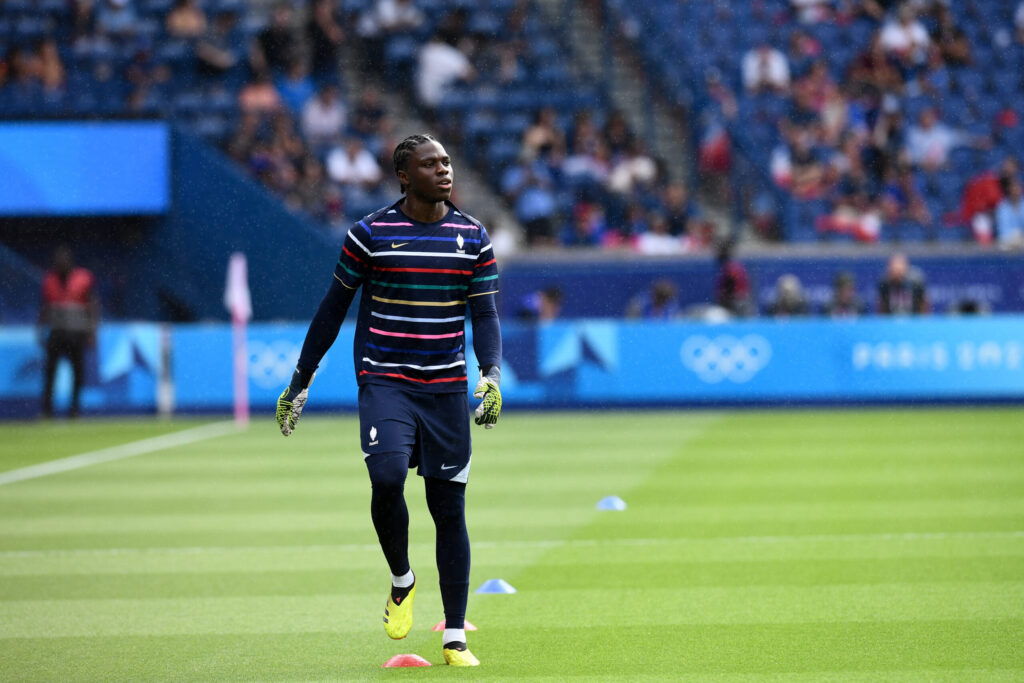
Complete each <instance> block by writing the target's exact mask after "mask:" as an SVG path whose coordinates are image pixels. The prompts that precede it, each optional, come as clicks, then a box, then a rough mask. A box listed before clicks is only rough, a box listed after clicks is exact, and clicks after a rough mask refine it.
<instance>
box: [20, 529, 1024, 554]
mask: <svg viewBox="0 0 1024 683" xmlns="http://www.w3.org/2000/svg"><path fill="white" fill-rule="evenodd" d="M983 538H988V539H997V538H1001V539H1015V538H1024V530H1016V531H933V532H916V531H911V532H906V533H881V534H816V535H807V536H799V535H797V536H710V537H707V538H693V537H691V538H608V539H596V538H595V539H584V538H580V539H570V540H564V541H545V540H535V541H477V542H475V543H473V548H475V549H477V550H483V549H498V548H510V549H511V548H566V547H570V548H571V547H593V546H615V545H623V546H656V545H685V544H689V543H693V544H699V543H708V544H710V543H752V544H753V543H823V542H843V543H845V542H851V541H947V540H954V539H983ZM410 545H411V547H412V546H417V545H421V546H423V547H425V548H427V547H429V548H433V547H434V545H433V543H420V544H416V543H413V544H410ZM233 552H238V553H254V552H263V553H276V552H287V553H295V552H341V553H346V552H348V553H352V552H374V553H376V552H380V546H379V545H377V544H376V543H349V544H338V545H250V546H227V545H225V546H183V547H165V548H159V547H157V548H65V549H59V548H57V549H49V550H6V551H0V558H14V557H48V556H55V555H146V554H166V555H200V554H205V553H233Z"/></svg>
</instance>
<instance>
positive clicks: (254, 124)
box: [226, 110, 263, 165]
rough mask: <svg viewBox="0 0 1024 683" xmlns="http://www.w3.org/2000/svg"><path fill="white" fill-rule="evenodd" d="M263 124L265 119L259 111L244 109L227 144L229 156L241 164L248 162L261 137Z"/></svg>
mask: <svg viewBox="0 0 1024 683" xmlns="http://www.w3.org/2000/svg"><path fill="white" fill-rule="evenodd" d="M262 124H263V119H262V117H261V115H260V114H259V112H255V111H245V110H243V111H242V116H241V118H240V119H239V121H238V127H237V128H236V129H235V133H234V135H233V136H232V137H231V140H230V141H229V142H228V144H227V146H226V151H227V154H228V156H230V157H231V158H232V159H234V160H235V161H236V162H238V163H239V164H242V165H245V164H248V162H249V158H250V157H251V156H252V151H253V148H254V147H255V146H256V142H257V140H258V139H259V137H260V133H261V128H262Z"/></svg>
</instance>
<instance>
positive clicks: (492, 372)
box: [473, 367, 501, 429]
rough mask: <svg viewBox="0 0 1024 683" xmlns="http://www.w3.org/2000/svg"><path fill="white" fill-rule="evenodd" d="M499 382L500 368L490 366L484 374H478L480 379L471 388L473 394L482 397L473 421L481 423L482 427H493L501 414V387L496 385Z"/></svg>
mask: <svg viewBox="0 0 1024 683" xmlns="http://www.w3.org/2000/svg"><path fill="white" fill-rule="evenodd" d="M500 383H501V370H499V369H498V368H497V367H492V368H490V369H489V370H488V371H487V374H486V375H481V376H480V381H479V382H477V384H476V389H474V390H473V396H475V397H476V398H479V399H483V400H482V401H480V405H478V406H477V407H476V412H475V415H476V420H475V422H476V423H477V424H478V425H483V426H484V429H493V428H494V424H495V423H496V422H497V421H498V417H499V416H501V389H500V388H499V386H498V385H499V384H500Z"/></svg>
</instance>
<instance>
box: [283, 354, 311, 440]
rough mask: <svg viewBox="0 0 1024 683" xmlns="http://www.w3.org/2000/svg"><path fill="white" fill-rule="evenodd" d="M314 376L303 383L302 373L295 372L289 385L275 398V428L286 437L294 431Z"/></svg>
mask: <svg viewBox="0 0 1024 683" xmlns="http://www.w3.org/2000/svg"><path fill="white" fill-rule="evenodd" d="M315 376H316V375H315V374H314V375H313V376H311V377H310V378H309V381H308V382H305V381H304V379H303V376H302V373H300V372H299V370H297V369H296V370H295V373H294V374H293V375H292V381H291V383H290V384H289V385H288V386H286V387H285V388H284V391H282V392H281V395H280V396H278V398H277V426H278V427H280V428H281V433H282V434H284V435H285V436H288V435H290V434H291V433H292V431H293V430H294V429H295V425H296V424H298V422H299V417H300V416H301V415H302V409H303V408H305V407H306V398H307V396H308V394H309V385H310V384H312V383H313V377H315Z"/></svg>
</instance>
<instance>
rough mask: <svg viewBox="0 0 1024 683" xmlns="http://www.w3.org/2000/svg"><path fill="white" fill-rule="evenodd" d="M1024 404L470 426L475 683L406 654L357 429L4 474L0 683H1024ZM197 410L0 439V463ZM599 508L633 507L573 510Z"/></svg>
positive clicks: (579, 418)
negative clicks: (397, 657)
mask: <svg viewBox="0 0 1024 683" xmlns="http://www.w3.org/2000/svg"><path fill="white" fill-rule="evenodd" d="M1022 418H1024V411H1022V410H1021V409H1020V408H999V409H980V408H979V409H958V410H953V409H942V410H939V409H918V410H904V409H873V410H852V411H839V410H830V411H810V410H796V411H776V412H749V411H748V412H731V411H723V412H714V413H711V412H685V411H662V412H649V413H643V412H608V413H589V414H586V413H554V414H544V415H541V414H534V413H515V412H509V413H507V414H506V415H505V416H504V417H503V419H502V422H501V423H500V424H499V425H498V427H497V429H494V430H492V431H488V432H485V431H484V430H482V429H474V445H475V450H476V456H475V458H474V464H473V473H472V476H471V478H470V486H469V492H468V520H469V526H470V535H471V538H472V540H473V553H474V554H473V572H472V579H471V581H472V585H471V588H472V589H475V588H476V587H477V586H479V585H480V584H481V583H483V582H484V581H485V580H486V579H491V578H503V579H505V580H507V581H508V582H510V583H511V584H512V585H513V586H515V587H516V589H518V593H516V594H515V595H478V594H472V593H471V595H470V603H469V613H468V618H469V620H470V621H471V622H473V623H474V624H476V625H477V626H478V627H479V631H477V632H475V633H472V634H470V646H471V648H472V650H473V651H474V653H475V654H476V655H477V656H478V657H479V658H480V659H481V660H482V662H483V666H482V667H480V668H479V669H476V670H458V671H456V670H450V669H448V668H447V667H445V666H443V665H441V666H433V667H431V668H429V669H404V670H384V669H381V668H380V666H381V664H382V663H383V662H384V661H385V660H386V659H387V658H388V657H390V656H391V655H394V654H398V653H416V654H419V655H421V656H423V657H425V658H427V659H428V660H430V661H431V662H433V663H434V664H435V665H437V664H440V663H441V662H442V660H441V656H440V655H441V650H440V638H439V634H437V633H432V632H431V630H430V629H431V627H432V626H433V625H434V624H435V623H437V621H438V620H440V618H441V604H440V598H439V596H438V591H437V585H436V582H437V577H436V571H435V569H434V567H433V528H432V523H431V522H430V519H429V516H428V514H427V511H426V507H425V505H424V502H423V487H422V484H421V483H420V481H419V480H418V478H416V477H411V478H410V480H409V484H408V486H407V497H408V499H409V503H410V514H411V517H412V528H411V539H412V547H411V555H412V562H413V567H414V569H416V570H417V573H418V575H419V577H420V590H419V591H418V595H417V598H416V612H415V613H416V623H415V625H414V627H413V631H412V633H411V634H410V636H409V637H408V638H407V639H405V640H404V641H398V642H394V641H390V640H388V638H387V637H386V636H385V635H384V632H383V628H382V625H381V616H382V608H383V604H384V597H385V591H386V589H387V577H388V573H387V569H386V565H385V564H384V561H383V558H382V556H381V554H380V550H379V548H378V547H377V545H376V537H375V536H374V533H373V530H372V527H371V524H370V519H369V511H368V506H369V484H368V482H367V478H366V473H365V468H364V465H363V462H362V458H361V457H360V452H359V445H358V440H357V433H356V430H357V426H356V425H357V423H356V421H355V420H354V419H352V418H351V417H346V418H338V419H330V418H325V417H309V418H307V419H305V420H303V422H302V423H301V424H300V425H299V428H298V430H297V431H296V433H295V434H294V435H293V436H292V437H290V438H289V439H284V438H282V437H281V436H280V434H279V433H278V432H277V430H276V425H274V424H273V420H272V418H270V417H261V418H260V419H258V420H257V421H256V422H254V423H253V424H252V425H251V427H250V428H249V430H248V431H245V432H233V433H230V434H227V435H224V436H219V437H215V438H210V439H207V440H203V441H199V442H196V443H192V444H189V445H183V446H176V447H172V448H169V449H166V450H161V451H157V452H152V453H148V454H142V455H137V456H135V457H130V458H125V459H121V460H116V461H111V462H105V463H101V464H96V465H92V466H88V467H83V468H81V469H76V470H73V471H66V472H61V473H56V474H51V475H48V476H42V477H38V478H35V479H30V480H24V481H18V482H13V483H6V484H2V485H0V680H3V681H20V680H62V681H64V680H67V681H70V680H92V681H113V680H138V681H142V680H172V679H173V680H189V681H216V680H246V681H250V680H274V681H276V680H288V681H305V680H402V681H408V680H413V679H417V680H418V679H424V680H426V679H437V678H454V677H462V678H464V679H466V680H469V679H472V680H508V681H513V680H515V681H523V680H566V679H577V680H604V681H620V680H652V681H653V680H659V681H660V680H696V681H705V680H710V681H720V680H739V681H765V680H767V681H777V680H796V681H847V680H859V681H878V680H886V681H917V680H928V681H961V680H979V681H1011V680H1016V681H1020V680H1024V419H1022ZM201 423H202V421H189V420H175V421H171V422H159V421H155V420H138V421H113V420H84V421H81V422H78V423H74V424H67V423H61V422H55V423H47V424H22V425H16V424H8V425H0V473H2V472H3V471H8V470H13V469H16V468H21V467H26V466H29V465H32V464H34V463H39V462H43V461H48V460H53V459H56V458H62V457H65V456H70V455H75V454H79V453H83V452H87V451H94V450H97V449H101V448H106V447H109V446H114V445H118V444H123V443H126V442H130V441H136V440H139V439H143V438H147V437H151V436H154V435H156V434H160V433H169V432H175V431H180V430H183V429H187V428H190V427H194V426H196V425H198V424H201ZM608 495H617V496H620V497H622V498H623V499H625V501H626V502H627V503H628V506H629V507H628V509H627V510H625V511H622V512H605V511H598V510H596V509H595V503H596V502H597V501H598V500H599V499H600V498H602V497H604V496H608Z"/></svg>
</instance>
